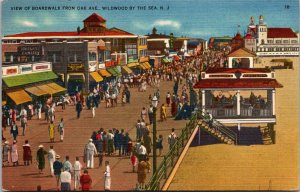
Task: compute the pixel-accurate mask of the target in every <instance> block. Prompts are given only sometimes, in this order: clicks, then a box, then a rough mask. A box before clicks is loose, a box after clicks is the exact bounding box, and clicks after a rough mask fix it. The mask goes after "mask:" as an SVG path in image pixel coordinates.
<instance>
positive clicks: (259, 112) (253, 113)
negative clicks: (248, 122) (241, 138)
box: [241, 108, 272, 117]
mask: <svg viewBox="0 0 300 192" xmlns="http://www.w3.org/2000/svg"><path fill="white" fill-rule="evenodd" d="M241 116H242V117H271V116H272V109H249V108H248V109H245V108H242V109H241Z"/></svg>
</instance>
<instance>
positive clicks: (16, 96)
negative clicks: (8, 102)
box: [6, 89, 32, 105]
mask: <svg viewBox="0 0 300 192" xmlns="http://www.w3.org/2000/svg"><path fill="white" fill-rule="evenodd" d="M6 94H7V96H9V97H10V98H11V99H12V100H13V101H14V102H15V103H16V105H20V104H22V103H27V102H30V101H32V99H31V97H30V96H29V95H28V94H27V93H26V92H25V90H24V89H19V90H14V91H6Z"/></svg>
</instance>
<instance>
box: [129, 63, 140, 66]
mask: <svg viewBox="0 0 300 192" xmlns="http://www.w3.org/2000/svg"><path fill="white" fill-rule="evenodd" d="M137 66H139V63H129V64H127V67H137Z"/></svg>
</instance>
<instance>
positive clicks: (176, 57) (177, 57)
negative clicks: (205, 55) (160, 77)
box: [173, 55, 181, 61]
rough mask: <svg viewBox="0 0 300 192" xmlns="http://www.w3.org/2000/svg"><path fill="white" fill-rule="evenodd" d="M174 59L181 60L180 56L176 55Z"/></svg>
mask: <svg viewBox="0 0 300 192" xmlns="http://www.w3.org/2000/svg"><path fill="white" fill-rule="evenodd" d="M173 59H174V60H175V61H179V60H181V59H180V57H179V56H178V55H174V56H173Z"/></svg>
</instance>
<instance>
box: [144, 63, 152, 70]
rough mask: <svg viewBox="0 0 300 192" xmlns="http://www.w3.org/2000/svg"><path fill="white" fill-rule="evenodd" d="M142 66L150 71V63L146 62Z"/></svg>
mask: <svg viewBox="0 0 300 192" xmlns="http://www.w3.org/2000/svg"><path fill="white" fill-rule="evenodd" d="M143 64H144V66H145V67H146V68H147V69H151V65H150V63H148V62H144V63H143Z"/></svg>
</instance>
